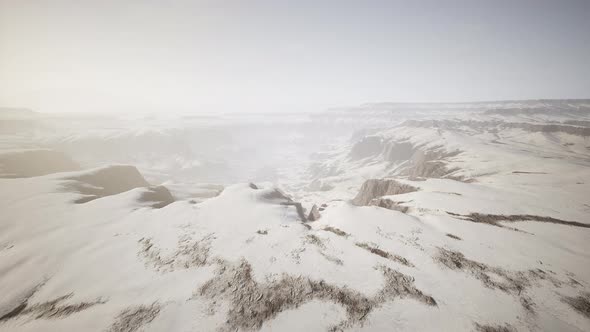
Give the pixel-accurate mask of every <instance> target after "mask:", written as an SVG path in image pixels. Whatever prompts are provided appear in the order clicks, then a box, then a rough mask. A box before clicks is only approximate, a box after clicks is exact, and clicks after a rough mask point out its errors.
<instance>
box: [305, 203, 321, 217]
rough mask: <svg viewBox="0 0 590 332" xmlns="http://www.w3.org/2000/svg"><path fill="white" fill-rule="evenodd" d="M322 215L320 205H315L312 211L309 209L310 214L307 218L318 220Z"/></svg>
mask: <svg viewBox="0 0 590 332" xmlns="http://www.w3.org/2000/svg"><path fill="white" fill-rule="evenodd" d="M320 217H321V215H320V211H318V206H317V205H315V204H314V205H313V206H312V208H311V211H309V215H308V216H307V220H308V221H316V220H318V219H320Z"/></svg>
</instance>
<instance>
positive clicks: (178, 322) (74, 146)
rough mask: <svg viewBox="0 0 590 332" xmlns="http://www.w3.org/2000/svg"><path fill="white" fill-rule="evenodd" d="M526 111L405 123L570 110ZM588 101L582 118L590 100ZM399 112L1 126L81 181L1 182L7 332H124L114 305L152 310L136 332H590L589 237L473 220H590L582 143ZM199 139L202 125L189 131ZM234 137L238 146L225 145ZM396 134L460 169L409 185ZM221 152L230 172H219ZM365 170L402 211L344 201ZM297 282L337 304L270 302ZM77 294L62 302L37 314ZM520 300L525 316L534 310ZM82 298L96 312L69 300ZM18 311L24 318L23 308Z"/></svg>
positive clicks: (587, 142) (1, 304) (0, 254)
mask: <svg viewBox="0 0 590 332" xmlns="http://www.w3.org/2000/svg"><path fill="white" fill-rule="evenodd" d="M528 103H529V104H527V102H510V103H501V102H498V103H490V104H480V103H477V104H453V105H441V106H440V108H439V109H437V110H438V111H435V110H433V108H435V107H434V106H432V105H414V106H415V107H416V108H417V109H420V110H421V111H420V113H419V114H418V113H416V114H415V115H413V113H410V114H409V115H407V116H406V118H407V119H410V120H412V119H428V118H431V119H447V120H449V121H464V120H466V119H467V120H470V119H477V120H478V121H483V122H489V121H491V120H492V119H493V120H494V121H518V122H521V121H522V118H520V117H521V115H517V114H516V113H509V114H508V115H506V116H504V115H498V114H485V113H483V112H482V110H484V111H485V110H486V109H493V108H527V107H531V108H536V109H537V108H538V109H544V108H551V107H554V106H555V105H561V104H560V103H557V102H556V104H555V105H554V104H552V103H551V102H528ZM580 105H581V106H580ZM580 105H576V106H575V107H576V108H579V107H587V106H583V103H582V104H580ZM403 107H409V106H407V105H406V106H403V105H396V104H394V105H388V104H383V105H364V106H363V107H361V108H358V109H355V111H354V112H353V111H350V110H333V111H328V112H325V113H322V114H319V115H314V116H309V117H306V116H304V115H301V116H292V117H287V118H284V119H281V120H280V121H278V123H279V124H280V125H279V128H272V127H273V123H272V121H269V119H268V118H267V119H266V120H265V122H264V124H263V125H260V124H261V123H262V122H258V120H257V119H260V115H253V116H252V117H246V116H235V117H231V116H226V117H225V119H229V120H228V121H227V122H224V121H220V120H219V119H218V118H215V119H207V118H199V119H193V120H187V119H174V118H166V119H157V118H156V119H150V120H146V122H145V123H144V124H145V126H144V127H142V126H140V125H138V124H137V121H138V119H134V120H133V121H130V120H128V119H103V120H102V121H100V122H95V123H92V122H93V121H92V120H90V121H88V120H84V119H77V120H76V121H77V122H76V125H72V123H74V122H68V121H67V117H64V118H50V119H47V118H45V117H41V118H39V119H37V120H35V121H41V122H42V123H43V124H44V125H45V126H47V127H48V128H52V126H55V128H63V127H67V126H72V127H71V128H68V130H67V131H64V132H62V133H61V134H60V133H59V131H56V130H48V131H47V132H43V131H36V132H35V133H36V134H35V135H31V136H28V138H26V139H25V141H23V137H24V136H23V135H22V134H19V135H16V134H10V133H7V134H4V133H2V138H1V142H0V143H1V145H0V146H2V149H3V150H2V151H0V152H6V151H14V150H25V149H31V148H32V149H53V150H56V151H60V152H66V153H67V154H68V156H69V157H71V158H72V159H73V160H74V161H76V162H78V163H80V165H82V166H83V170H79V171H65V172H58V173H53V174H48V175H42V176H31V177H22V178H10V179H8V178H1V179H0V211H2V213H1V214H0V294H2V296H1V297H0V330H2V331H39V330H43V331H97V330H100V331H109V330H110V331H121V330H117V329H116V328H115V327H116V326H117V325H116V322H119V321H120V320H121V319H122V318H121V317H123V316H124V315H123V316H122V313H125V312H133V310H135V311H136V312H137V311H138V310H142V309H141V308H144V309H143V310H147V309H145V308H152V309H154V310H155V311H154V312H153V316H150V315H148V314H145V315H143V316H142V315H141V314H136V316H133V317H135V319H136V320H135V321H134V323H133V324H134V325H133V329H132V330H138V331H139V330H144V331H170V330H174V331H195V330H197V331H214V330H228V329H229V328H230V327H231V326H238V327H239V328H238V329H239V330H262V331H300V330H312V331H317V330H320V331H321V330H328V329H331V328H333V327H335V326H340V327H344V329H346V330H350V331H383V330H396V331H398V330H399V331H416V330H421V331H441V330H445V331H472V330H474V329H475V324H476V323H477V324H480V325H504V324H509V325H510V326H512V327H514V328H516V329H517V330H519V331H525V330H533V331H534V330H560V331H588V330H590V318H588V316H584V315H583V314H582V313H580V312H577V311H575V310H574V309H573V308H572V307H571V306H570V305H568V304H567V303H566V302H565V301H564V300H563V299H564V297H576V296H580V295H582V294H584V293H585V292H588V290H589V288H588V287H589V285H590V268H589V267H590V255H588V253H589V252H590V242H589V241H588V239H589V238H590V228H588V227H581V226H571V225H565V224H559V223H551V222H540V221H534V220H533V221H514V222H509V221H500V222H499V223H498V224H496V225H493V224H486V223H476V222H473V221H470V220H468V217H467V216H468V215H469V214H471V213H480V214H490V215H505V216H510V215H532V216H539V217H551V218H555V219H559V220H564V221H575V222H579V223H581V224H582V225H584V224H588V225H590V220H589V219H588V217H589V216H590V190H589V189H588V188H590V187H588V183H590V150H589V149H588V147H589V146H590V139H589V138H588V137H583V136H576V135H572V134H565V133H544V132H531V131H524V130H521V129H515V128H511V127H506V128H501V127H498V126H495V125H494V126H492V127H486V126H485V125H484V126H480V125H477V127H471V125H469V124H462V125H461V126H448V127H439V126H428V125H425V126H414V125H411V124H408V123H406V124H404V123H403V120H404V119H406V118H399V117H397V118H396V119H395V121H390V120H391V119H392V114H395V115H399V114H398V113H397V112H398V111H397V110H398V108H403ZM435 109H436V108H435ZM359 110H360V111H359ZM356 111H358V112H356ZM392 112H393V113H392ZM511 112H516V111H511ZM576 112H577V113H575V114H576V115H575V116H573V115H572V114H574V113H567V116H566V115H564V116H563V117H561V118H560V117H559V116H558V115H555V114H554V115H551V116H548V115H547V114H546V113H543V114H540V115H538V114H537V115H536V114H534V113H531V114H529V113H527V114H526V117H527V120H528V121H533V122H535V123H545V122H546V121H548V118H550V120H551V121H565V120H568V119H573V118H575V119H588V118H589V116H588V115H587V114H588V113H583V112H580V111H576ZM510 114H513V115H510ZM330 117H331V118H330ZM512 117H517V118H518V120H513V119H512ZM64 119H65V120H64ZM326 119H331V121H327V120H326ZM354 119H356V121H353V120H354ZM379 119H382V120H383V121H382V122H381V126H379V128H376V127H375V124H378V123H379ZM452 119H454V120H452ZM333 123H338V124H339V125H340V126H341V127H338V125H333ZM461 123H468V122H461ZM289 124H291V125H292V127H290V129H289V130H287V129H285V128H287V127H288V126H287V125H289ZM199 128H201V129H203V130H204V132H205V133H204V134H202V135H200V134H198V133H195V131H197V130H199ZM236 128H239V129H236ZM363 128H365V129H370V130H367V133H368V135H370V136H376V137H380V138H382V139H383V142H382V144H381V145H382V146H373V145H371V146H370V147H369V148H370V149H369V150H367V151H361V153H360V154H359V156H362V157H361V158H357V159H355V160H352V159H351V158H350V153H351V151H352V149H353V146H354V145H355V143H356V142H358V141H359V140H360V139H355V140H352V141H351V140H350V139H349V138H350V137H351V136H352V135H353V132H354V131H355V130H359V129H363ZM87 129H91V130H87ZM281 130H285V131H286V132H285V133H284V136H282V135H281ZM213 132H215V133H217V134H216V135H218V136H215V137H216V138H215V139H213V140H212V141H211V142H201V141H199V140H193V139H195V138H197V137H201V138H206V137H207V133H208V134H210V133H213ZM253 133H256V135H255V136H252V134H253ZM227 135H231V136H232V137H233V138H232V139H230V140H226V138H227V137H228V136H227ZM247 137H252V139H253V140H254V142H252V141H248V142H246V139H247ZM396 142H405V143H409V144H411V146H412V148H413V149H414V150H415V151H412V155H413V154H414V153H422V155H423V156H424V152H428V151H434V150H437V151H439V150H440V151H446V152H453V151H460V153H458V154H449V155H445V154H438V155H437V156H438V158H439V159H436V160H434V161H436V162H441V163H443V164H444V166H445V167H446V169H447V170H452V171H449V173H448V174H446V175H442V176H440V177H438V178H421V177H412V176H408V174H407V168H408V167H412V165H413V164H412V161H411V160H396V161H394V162H391V161H388V160H386V158H384V155H385V154H386V153H385V149H386V145H387V144H388V143H391V144H395V143H396ZM265 144H266V145H265ZM150 145H151V146H153V150H152V151H151V152H150V153H147V152H148V151H149V147H150ZM113 146H120V149H119V150H114V149H113ZM201 147H202V149H201ZM405 148H408V146H405ZM95 149H96V152H97V153H96V154H94V153H93V151H95ZM357 149H358V147H357ZM404 151H405V150H404ZM357 152H358V151H357ZM408 152H409V151H405V153H406V154H407V153H408ZM409 155H410V154H408V156H409ZM283 158H286V159H285V160H282V159H283ZM404 158H407V156H405V157H404ZM409 159H411V158H409ZM215 160H222V162H220V164H223V165H229V166H228V167H219V165H220V164H211V161H215ZM130 161H137V165H135V166H136V167H137V170H138V174H140V176H143V177H144V178H145V179H141V178H139V180H137V179H136V180H137V181H135V182H133V181H131V182H133V183H131V184H130V185H129V186H128V187H125V188H124V190H117V191H116V192H109V194H108V195H105V196H104V197H99V198H97V199H94V200H92V201H88V202H84V203H80V202H78V203H76V200H77V199H79V198H80V193H79V192H76V191H75V190H73V189H72V187H71V186H67V184H71V183H72V182H75V181H80V179H81V178H84V177H92V176H96V174H98V173H100V172H101V170H103V171H104V170H105V169H107V170H112V169H115V170H116V169H120V168H121V166H117V167H113V166H106V165H118V164H121V163H129V162H130ZM212 165H213V166H212ZM126 167H127V166H125V169H127V170H129V168H126ZM267 169H271V170H272V171H268V172H267V171H266V170H267ZM134 170H135V169H132V170H131V171H132V172H134ZM199 172H202V173H201V174H200V175H199V174H198V173H199ZM110 174H112V175H110V177H109V179H110V180H111V181H114V182H115V183H118V184H121V183H122V181H118V178H117V176H123V175H121V174H129V173H117V172H116V171H115V172H114V173H110ZM117 174H118V175H117ZM371 178H377V179H395V180H396V181H398V182H401V183H404V184H408V185H411V186H413V187H416V188H418V190H417V191H414V192H409V193H405V194H398V195H389V196H385V198H388V199H391V200H392V201H395V202H398V204H401V205H403V206H407V207H409V210H408V211H407V213H402V212H399V211H394V210H388V209H385V208H380V207H377V206H354V205H352V204H351V203H350V200H351V199H352V198H353V197H354V196H356V194H357V193H358V191H359V189H360V188H361V185H362V184H363V182H364V181H365V180H367V179H371ZM126 180H129V179H128V178H127V179H126ZM146 180H147V181H146ZM216 180H220V181H216ZM251 181H254V183H255V184H256V187H258V188H259V189H255V188H253V187H252V186H251V185H249V182H251ZM314 181H315V182H314ZM148 182H149V183H148ZM93 185H94V186H100V185H101V184H93ZM149 185H164V186H166V187H168V189H169V190H170V191H171V193H172V194H173V196H174V198H175V200H176V201H175V202H173V203H171V204H168V205H166V206H164V207H162V208H153V207H151V206H150V205H149V204H146V203H145V202H141V201H140V198H141V195H142V193H144V192H145V191H146V190H147V189H146V187H147V186H149ZM324 185H328V186H327V187H325V189H318V188H322V187H324ZM275 188H279V189H281V190H282V191H283V192H285V193H286V194H287V195H289V196H290V197H291V198H292V202H300V203H301V204H302V205H303V207H305V208H306V209H307V210H308V211H309V209H311V207H312V206H313V205H314V204H316V205H317V206H318V207H321V208H320V214H321V218H320V219H319V220H317V221H314V222H303V221H302V220H300V217H299V216H298V214H297V211H296V208H295V206H294V205H289V204H285V203H286V202H287V200H286V199H284V198H276V199H269V198H268V195H269V193H272V192H274V190H275ZM449 235H453V236H455V237H458V238H459V239H456V238H453V237H451V236H449ZM444 250H447V251H450V252H456V253H460V254H462V255H463V256H462V257H463V259H464V261H463V262H462V266H461V267H459V268H452V266H451V267H449V266H448V265H445V264H444V262H443V261H442V260H441V259H440V255H441V253H442V252H443V251H444ZM404 260H405V261H406V262H407V263H404ZM240 262H241V263H242V264H246V265H240V264H241V263H240ZM235 266H242V267H244V266H247V267H249V269H250V270H249V271H250V274H249V275H247V277H248V278H251V280H250V281H248V282H250V284H249V285H250V286H248V287H251V289H241V288H240V287H241V286H242V285H235V284H232V281H231V280H230V281H228V282H229V284H228V288H227V290H224V291H223V292H219V293H216V292H212V293H208V294H209V295H207V296H206V295H204V292H203V289H205V288H206V287H207V285H210V283H211V281H212V280H222V278H224V277H225V276H224V274H223V271H231V269H234V268H235ZM383 267H386V268H389V269H391V270H392V271H396V272H397V273H400V274H402V275H404V276H405V277H407V279H403V280H402V281H400V280H399V279H396V280H397V282H403V283H404V284H403V287H402V286H399V285H398V286H399V287H400V288H399V289H397V288H396V289H389V290H390V291H394V292H395V291H397V292H398V293H395V294H397V295H394V296H393V297H392V298H387V299H385V300H383V301H380V300H376V299H378V298H379V296H380V294H381V292H382V291H383V289H384V287H394V286H391V284H388V281H387V279H386V277H385V274H384V273H383ZM539 270H541V271H542V272H538V271H539ZM535 271H536V272H535ZM242 272H243V271H242V270H235V273H236V274H239V273H242ZM535 273H536V274H535ZM507 276H508V277H510V278H513V279H514V280H517V279H518V280H520V281H521V282H523V286H522V289H519V290H518V292H517V291H513V290H511V289H508V290H502V289H500V288H499V287H497V285H499V284H503V283H504V282H510V281H507V278H508V277H507ZM287 277H289V278H291V277H292V278H294V279H289V280H300V281H301V280H303V281H302V285H304V286H305V285H307V283H313V282H318V283H320V282H321V284H322V285H326V287H328V288H329V289H330V291H334V292H340V293H339V294H340V297H330V296H326V295H320V294H319V293H318V291H317V290H315V291H313V290H312V291H310V293H309V294H307V295H309V296H308V297H304V300H303V301H302V302H297V303H295V304H292V305H291V304H289V303H287V304H285V303H280V301H279V300H278V299H276V298H275V299H273V298H272V294H273V292H277V290H276V289H274V288H273V287H276V285H281V284H280V282H281V280H284V278H287ZM297 278H299V279H297ZM486 278H488V279H486ZM519 278H524V279H519ZM514 280H513V281H514ZM572 280H574V281H575V282H574V281H572ZM495 285H496V286H495ZM283 286H284V285H283ZM293 286H294V287H295V286H297V285H293ZM304 286H301V287H304ZM398 286H395V287H398ZM297 287H299V286H297ZM404 287H405V289H409V288H412V287H414V288H415V289H417V290H419V291H420V292H421V294H422V295H424V296H431V297H432V298H433V299H434V300H435V301H436V305H427V304H425V303H424V302H422V301H420V300H419V298H418V297H416V296H414V297H412V296H410V295H407V294H406V293H404V292H403V291H401V290H402V289H404ZM254 288H256V289H258V290H254ZM294 289H297V288H294ZM242 292H243V293H242ZM248 292H252V293H248ZM257 292H262V293H260V294H261V295H260V294H259V293H257ZM314 292H315V293H314ZM347 292H348V293H347ZM69 294H71V296H70V297H67V298H65V299H62V300H61V301H58V302H56V304H54V305H53V306H45V307H43V306H38V304H42V303H43V302H46V301H53V300H55V299H58V298H60V297H63V296H66V295H69ZM231 294H241V295H240V296H246V297H248V296H250V297H254V298H257V297H259V296H262V297H261V299H260V300H256V299H254V300H253V302H251V308H260V307H259V306H262V308H263V309H265V310H268V311H265V313H264V315H268V316H265V317H264V318H263V319H262V318H260V317H258V318H256V319H254V318H252V317H250V316H248V315H247V314H246V313H247V312H248V310H249V309H250V308H242V309H240V308H237V307H235V305H236V303H235V300H232V299H233V297H232V296H233V295H231ZM344 294H348V295H346V296H353V295H350V294H356V295H354V296H358V298H357V301H360V302H359V303H362V300H358V299H369V300H368V301H369V302H370V303H371V307H370V309H369V310H368V311H367V312H365V313H364V314H363V315H360V316H355V315H354V310H352V309H350V308H351V307H350V306H348V307H347V305H354V304H350V303H351V302H346V301H347V300H346V299H345V297H346V296H345V295H344ZM404 294H406V295H404ZM307 295H306V296H307ZM277 296H278V295H277ZM322 296H324V297H322ZM293 298H295V296H294V297H293ZM334 298H340V299H341V300H340V302H339V301H338V300H334ZM272 301H277V302H272ZM371 301H372V302H371ZM25 302H26V303H25ZM287 302H288V301H287ZM352 302H353V303H356V305H358V303H357V302H354V301H352ZM529 302H530V303H532V310H528V309H527V308H526V306H525V304H526V303H529ZM81 303H90V304H91V305H89V306H88V307H80V308H78V309H76V310H73V309H72V308H74V307H76V306H77V305H79V304H81ZM265 303H269V304H268V306H267V307H265ZM523 303H524V304H523ZM22 304H24V305H25V307H24V308H25V309H23V310H21V311H18V310H16V311H15V309H17V308H18V307H19V305H22ZM35 305H37V306H35ZM67 305H71V306H72V307H70V308H69V309H71V310H73V311H72V312H68V310H66V309H65V308H66V307H67ZM48 308H49V309H48ZM349 309H350V310H349ZM27 310H29V311H28V312H27ZM43 310H45V311H43ZM47 310H49V311H47ZM51 310H53V311H51ZM126 310H127V311H126ZM129 310H131V311H129ZM273 310H276V311H273ZM351 310H352V311H351ZM11 312H12V313H11ZM48 312H49V313H51V312H53V315H50V314H48ZM351 312H352V313H351ZM9 313H11V314H9ZM7 314H9V315H8V316H6V315H7ZM44 315H45V316H44ZM47 315H49V316H47ZM261 315H262V314H261ZM259 318H260V319H261V320H257V319H259ZM342 322H345V323H342ZM259 323H260V324H259ZM232 324H237V325H232ZM240 324H242V325H240ZM342 324H344V325H342Z"/></svg>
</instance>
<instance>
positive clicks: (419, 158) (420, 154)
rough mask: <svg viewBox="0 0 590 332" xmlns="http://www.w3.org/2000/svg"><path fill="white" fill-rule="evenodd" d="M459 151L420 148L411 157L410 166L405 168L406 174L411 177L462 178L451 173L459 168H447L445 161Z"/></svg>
mask: <svg viewBox="0 0 590 332" xmlns="http://www.w3.org/2000/svg"><path fill="white" fill-rule="evenodd" d="M459 153H460V152H459V151H454V152H446V151H444V150H436V149H435V150H430V151H423V150H418V151H416V152H415V153H414V154H413V155H412V158H411V159H410V166H409V167H408V168H407V169H406V170H405V174H406V175H408V176H410V178H451V179H454V180H462V178H460V177H453V176H450V174H451V173H452V172H454V171H456V170H457V169H449V168H447V164H446V163H445V162H444V161H443V160H444V159H446V158H450V157H453V156H456V155H457V154H459Z"/></svg>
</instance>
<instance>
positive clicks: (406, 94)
mask: <svg viewBox="0 0 590 332" xmlns="http://www.w3.org/2000/svg"><path fill="white" fill-rule="evenodd" d="M589 14H590V2H588V1H493V2H491V1H446V2H441V1H419V2H411V3H410V2H407V1H345V2H343V1H323V2H321V3H318V2H315V1H297V2H296V3H294V2H293V3H289V2H286V1H248V2H246V1H234V2H229V1H225V2H223V3H221V2H219V1H186V2H185V1H174V2H172V1H166V2H159V1H123V2H122V1H23V0H1V1H0V105H1V106H19V107H29V108H32V109H35V110H37V111H41V112H91V111H93V112H97V111H99V112H120V111H125V112H136V111H141V112H144V111H145V112H171V111H182V112H195V113H199V112H214V111H224V112H228V111H230V112H241V111H249V112H252V111H301V110H306V111H312V110H321V109H324V108H327V107H332V106H341V105H357V104H361V103H365V102H377V101H413V102H436V101H441V102H446V101H475V100H502V99H504V100H505V99H533V98H584V97H587V96H588V87H589V86H590V60H589V59H590V34H589V33H588V31H590V20H588V17H589Z"/></svg>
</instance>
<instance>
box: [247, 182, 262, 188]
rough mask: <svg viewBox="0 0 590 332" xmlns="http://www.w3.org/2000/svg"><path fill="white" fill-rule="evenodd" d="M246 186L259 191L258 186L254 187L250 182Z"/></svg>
mask: <svg viewBox="0 0 590 332" xmlns="http://www.w3.org/2000/svg"><path fill="white" fill-rule="evenodd" d="M248 186H249V187H250V188H252V189H259V188H258V186H257V185H255V184H254V183H252V182H250V183H249V184H248Z"/></svg>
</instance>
